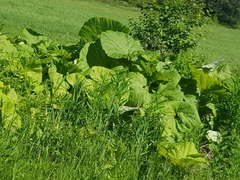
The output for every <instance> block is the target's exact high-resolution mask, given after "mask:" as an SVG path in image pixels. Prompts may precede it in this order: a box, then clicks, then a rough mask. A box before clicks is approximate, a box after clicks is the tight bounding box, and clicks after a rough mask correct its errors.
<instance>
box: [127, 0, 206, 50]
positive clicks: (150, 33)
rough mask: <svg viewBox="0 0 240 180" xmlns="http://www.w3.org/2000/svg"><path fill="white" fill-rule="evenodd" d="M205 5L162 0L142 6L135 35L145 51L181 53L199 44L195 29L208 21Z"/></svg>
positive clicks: (134, 30)
mask: <svg viewBox="0 0 240 180" xmlns="http://www.w3.org/2000/svg"><path fill="white" fill-rule="evenodd" d="M205 19H206V18H204V13H203V11H202V7H201V6H199V4H197V3H195V1H192V0H191V1H190V0H171V1H170V0H161V1H160V0H159V1H158V2H154V3H151V4H148V5H146V6H143V7H142V8H141V16H140V17H139V21H138V22H136V21H131V23H130V26H131V27H132V34H133V36H134V37H136V38H138V39H139V40H140V41H141V43H142V45H143V47H144V48H145V49H146V50H160V51H161V53H163V54H165V53H170V54H178V53H180V52H181V51H186V50H187V49H189V48H193V47H194V46H195V45H196V40H195V36H194V33H193V30H194V28H196V27H200V26H202V25H203V24H204V23H205Z"/></svg>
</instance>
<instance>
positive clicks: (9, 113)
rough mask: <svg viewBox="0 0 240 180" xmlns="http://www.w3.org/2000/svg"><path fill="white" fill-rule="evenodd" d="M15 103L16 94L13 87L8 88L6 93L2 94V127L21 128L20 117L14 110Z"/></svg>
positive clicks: (16, 102)
mask: <svg viewBox="0 0 240 180" xmlns="http://www.w3.org/2000/svg"><path fill="white" fill-rule="evenodd" d="M17 104H18V96H17V93H16V92H15V90H14V89H10V91H9V92H8V94H7V95H4V96H2V107H1V115H2V117H1V119H2V120H3V125H4V128H10V129H11V130H16V129H19V128H21V118H20V116H19V115H18V114H17V111H16V105H17Z"/></svg>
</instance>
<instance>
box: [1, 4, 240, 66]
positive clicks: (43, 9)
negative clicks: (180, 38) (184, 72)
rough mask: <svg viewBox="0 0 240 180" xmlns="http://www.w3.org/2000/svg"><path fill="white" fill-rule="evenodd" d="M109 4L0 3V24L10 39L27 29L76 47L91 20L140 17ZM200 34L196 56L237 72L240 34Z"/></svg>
mask: <svg viewBox="0 0 240 180" xmlns="http://www.w3.org/2000/svg"><path fill="white" fill-rule="evenodd" d="M105 2H108V1H105ZM110 2H112V1H109V3H108V4H110V5H108V4H106V3H102V2H99V1H94V0H92V1H86V0H42V1H37V0H31V3H29V1H24V0H15V1H12V0H1V8H0V22H3V23H4V24H5V26H4V29H3V32H4V33H8V34H9V35H11V36H14V35H18V34H21V33H22V29H23V28H26V27H30V28H32V29H34V30H36V31H38V32H40V33H42V34H44V35H46V36H47V37H50V38H51V39H53V40H54V41H57V42H60V43H76V42H77V41H78V31H79V29H80V28H81V26H82V24H83V23H84V22H85V21H86V20H88V19H89V18H91V17H95V16H99V17H107V18H111V19H115V20H118V21H120V22H122V23H124V24H126V25H127V24H128V22H129V21H128V20H129V18H135V19H137V17H138V16H139V10H137V9H136V8H133V7H127V6H118V5H117V3H110ZM203 30H206V31H207V32H208V33H207V35H206V38H205V40H201V41H200V42H199V47H198V48H197V50H196V52H198V53H201V54H202V55H206V56H207V61H210V62H213V61H216V60H218V59H222V58H223V59H225V60H226V62H230V63H231V64H232V66H233V67H234V68H235V69H237V67H238V66H239V65H240V51H239V48H240V45H239V44H240V38H239V37H240V31H239V30H233V29H229V28H225V27H223V26H220V25H215V24H213V25H208V26H207V27H205V28H203Z"/></svg>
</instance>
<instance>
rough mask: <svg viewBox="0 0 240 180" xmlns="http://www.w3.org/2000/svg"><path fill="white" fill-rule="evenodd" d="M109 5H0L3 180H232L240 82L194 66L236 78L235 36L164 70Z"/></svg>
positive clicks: (239, 144) (213, 41)
mask: <svg viewBox="0 0 240 180" xmlns="http://www.w3.org/2000/svg"><path fill="white" fill-rule="evenodd" d="M106 1H107V2H108V4H106V3H103V2H99V1H94V0H92V1H86V0H42V1H37V0H31V3H29V0H28V1H27V0H15V1H12V0H1V8H0V22H1V23H3V24H4V26H3V29H2V34H1V33H0V179H4V180H10V179H17V180H18V179H19V180H21V179H26V180H28V179H29V180H30V179H39V180H41V179H42V180H46V179H49V180H50V179H51V180H52V179H56V180H75V179H89V180H92V179H99V180H100V179H104V180H105V179H106V180H107V179H109V180H112V179H116V180H119V179H120V180H125V179H126V180H129V179H133V180H135V179H136V180H137V179H142V180H148V179H149V180H151V179H167V180H168V179H171V180H172V179H173V180H175V179H176V180H178V179H184V180H187V179H199V180H201V179H206V180H209V179H211V180H213V179H214V180H215V179H216V180H221V179H233V180H235V179H236V180H237V179H238V178H239V177H240V173H239V168H240V163H239V159H240V153H239V148H240V138H239V133H238V131H239V128H240V122H239V117H240V90H239V89H240V78H239V76H238V74H237V73H238V72H236V74H232V73H231V68H230V67H229V65H227V64H225V63H223V64H220V65H219V66H216V67H211V68H204V67H201V64H200V65H199V64H197V63H195V62H192V59H193V60H195V59H198V56H197V55H196V57H195V55H194V54H195V53H199V54H201V55H203V56H201V57H200V59H201V58H203V57H204V58H206V59H205V62H211V61H215V60H217V59H219V58H224V59H225V60H226V62H229V63H230V66H232V67H234V68H235V69H234V70H237V66H238V65H239V64H240V63H239V61H238V60H239V59H240V54H239V51H238V49H239V48H238V47H239V44H240V40H239V38H238V37H239V36H240V31H239V30H233V29H227V28H225V27H222V26H219V25H217V24H209V25H207V26H206V27H204V28H203V30H204V31H206V32H207V33H206V37H204V38H203V39H202V40H201V41H200V42H199V46H198V47H197V49H196V50H194V51H193V52H191V53H186V54H183V56H180V58H179V59H176V61H174V62H165V61H164V60H162V59H161V56H160V54H159V52H147V51H145V50H144V49H143V47H141V45H140V43H139V41H137V40H136V39H134V38H133V37H132V36H131V34H130V29H129V28H128V27H127V25H128V23H129V18H134V19H135V18H137V17H138V16H139V14H140V11H139V10H138V9H137V8H136V7H133V6H128V5H127V4H117V3H109V2H112V1H110V0H109V1H108V0H106ZM106 1H105V2H106ZM98 17H106V18H110V19H112V20H109V19H105V18H98ZM1 23H0V24H1ZM30 28H31V29H30ZM38 32H39V33H41V34H39V33H38ZM42 34H43V35H42ZM78 34H80V35H78ZM76 43H77V45H75V44H76ZM188 58H189V59H188ZM196 64H197V65H196Z"/></svg>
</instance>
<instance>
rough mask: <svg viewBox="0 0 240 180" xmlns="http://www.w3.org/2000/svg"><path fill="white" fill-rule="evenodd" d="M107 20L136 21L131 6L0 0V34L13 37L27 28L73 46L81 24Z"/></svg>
mask: <svg viewBox="0 0 240 180" xmlns="http://www.w3.org/2000/svg"><path fill="white" fill-rule="evenodd" d="M95 16H97V17H107V18H112V19H115V20H118V21H120V22H122V23H124V24H128V19H129V18H136V17H137V16H138V10H137V9H136V8H134V7H119V6H114V5H106V4H104V3H101V2H96V1H91V0H90V1H89V0H60V1H59V0H50V1H49V0H42V1H38V0H31V3H29V2H28V1H22V0H16V1H11V0H1V8H0V22H2V23H4V24H5V25H4V29H3V32H5V33H11V34H9V35H11V36H15V35H18V34H21V33H22V30H23V29H24V28H26V27H30V28H33V29H35V30H36V31H39V32H41V33H43V34H45V35H46V36H48V37H51V39H53V40H54V41H57V42H63V43H75V42H77V41H78V36H77V33H76V32H78V31H79V29H80V27H81V26H82V24H83V23H84V22H85V21H86V20H88V19H89V18H92V17H95Z"/></svg>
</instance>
